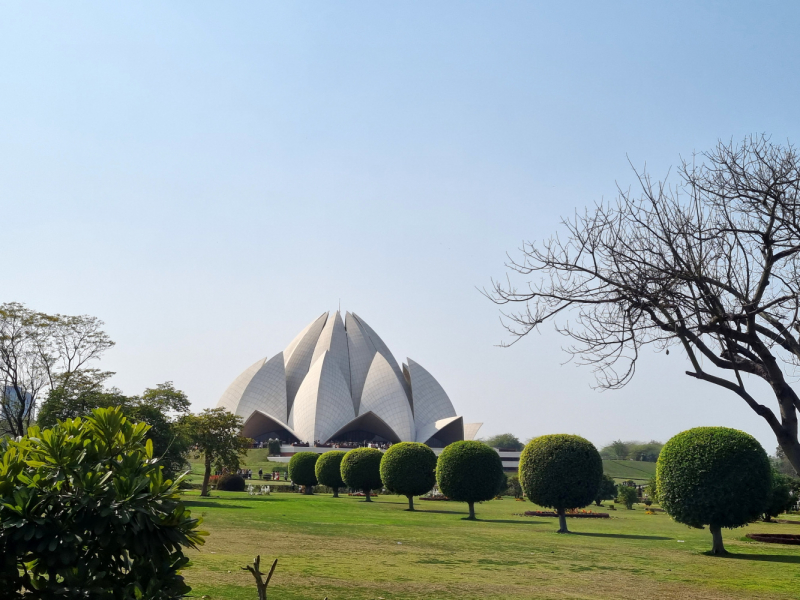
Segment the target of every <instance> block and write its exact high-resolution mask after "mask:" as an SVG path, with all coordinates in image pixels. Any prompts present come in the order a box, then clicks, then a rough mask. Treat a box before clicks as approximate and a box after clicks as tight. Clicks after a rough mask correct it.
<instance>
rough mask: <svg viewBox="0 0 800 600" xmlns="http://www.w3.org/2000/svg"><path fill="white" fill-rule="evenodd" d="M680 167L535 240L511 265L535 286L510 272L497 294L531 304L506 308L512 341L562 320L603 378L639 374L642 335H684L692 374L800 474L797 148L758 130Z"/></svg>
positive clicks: (647, 340)
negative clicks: (762, 424) (731, 404)
mask: <svg viewBox="0 0 800 600" xmlns="http://www.w3.org/2000/svg"><path fill="white" fill-rule="evenodd" d="M678 172H679V177H680V182H679V183H678V184H677V185H674V186H673V185H669V184H668V183H667V182H666V181H658V182H654V181H653V180H651V178H650V176H649V175H647V173H640V172H637V173H636V174H637V177H638V181H639V184H640V189H641V191H640V192H637V193H636V194H635V195H634V194H632V193H631V192H630V191H629V190H628V191H625V190H620V192H619V197H618V198H617V199H616V201H615V202H611V203H602V204H600V205H597V206H595V207H594V208H593V209H591V210H587V211H585V212H584V213H583V214H576V216H575V217H573V218H571V219H565V220H563V221H562V224H563V226H564V228H565V229H566V235H563V234H562V235H556V236H554V237H552V238H550V239H549V240H546V241H544V242H543V243H538V244H537V243H530V242H526V243H524V244H523V247H522V248H521V252H522V256H521V257H520V258H517V259H514V258H510V259H509V260H510V261H509V262H508V263H507V267H508V268H509V269H510V271H511V272H512V273H517V274H521V275H523V276H526V279H527V282H526V284H525V286H524V287H517V285H516V284H515V283H513V281H512V278H511V277H510V276H509V277H508V278H507V280H506V281H505V282H492V283H493V284H492V289H491V290H489V291H487V292H486V293H487V295H488V296H489V297H490V298H491V299H492V300H494V301H495V302H497V303H499V304H508V303H522V304H524V308H522V310H518V311H512V312H508V313H504V314H505V317H506V319H504V323H505V325H506V327H507V328H508V329H509V331H510V332H511V333H512V334H513V335H514V336H516V339H515V340H514V341H513V342H511V343H514V342H516V341H517V340H518V339H520V338H521V337H524V336H525V335H526V334H528V333H529V332H530V331H531V330H533V329H535V328H536V327H538V326H539V325H540V324H541V323H544V322H546V321H554V322H555V324H556V328H557V329H558V330H559V331H560V332H561V333H563V334H564V335H566V336H568V337H570V338H571V339H572V340H573V343H572V345H571V346H570V347H569V348H568V349H567V350H568V352H570V353H571V354H572V355H573V356H574V357H575V358H576V359H577V360H578V362H579V363H582V364H588V365H591V366H592V367H594V370H595V374H596V376H597V382H598V385H599V386H601V387H604V388H612V389H613V388H619V387H621V386H624V385H625V384H626V383H627V382H628V381H630V379H631V377H633V375H634V372H635V369H636V362H637V360H638V358H639V355H640V351H641V348H642V347H643V346H645V345H652V346H654V347H655V348H656V349H658V350H666V351H667V353H669V347H671V346H673V345H679V346H681V347H682V348H683V350H684V351H685V353H686V354H687V356H688V358H689V361H690V362H691V365H692V370H691V371H687V372H686V374H687V375H689V376H691V377H694V378H696V379H700V380H702V381H706V382H709V383H712V384H714V385H717V386H720V387H723V388H725V389H727V390H730V391H731V392H733V393H734V394H736V395H738V396H739V397H740V398H741V399H742V400H744V401H745V402H746V403H747V404H748V406H750V408H751V409H752V410H753V411H754V412H755V413H756V414H758V415H759V416H760V417H761V418H763V419H764V420H766V422H767V423H768V424H769V426H770V427H771V428H772V430H773V432H774V433H775V436H776V438H777V440H778V443H779V445H780V447H781V448H782V449H783V451H784V452H785V454H786V457H787V458H788V460H789V461H790V462H791V464H792V466H793V467H794V469H795V470H796V471H797V472H798V473H800V442H798V423H797V416H798V411H800V398H798V395H797V393H796V392H795V390H794V389H793V387H792V380H793V375H794V370H795V368H796V367H797V366H798V365H800V318H799V317H798V313H800V298H799V295H800V273H799V271H798V267H799V266H800V159H799V158H798V154H797V152H796V150H795V148H794V147H793V146H792V145H776V144H773V143H772V142H771V141H770V140H769V139H768V138H766V137H764V136H759V137H749V138H747V139H745V140H744V141H743V142H742V143H741V144H738V145H737V144H733V143H728V144H725V143H720V144H718V145H717V147H716V148H714V149H713V150H712V151H710V152H706V153H702V154H699V155H695V156H694V157H693V159H692V161H682V162H681V166H680V168H679V169H678ZM567 315H571V317H573V318H572V320H571V321H566V318H565V317H566V316H567ZM752 378H758V379H761V380H763V381H765V382H766V383H767V384H768V385H769V386H770V388H771V390H772V393H773V394H774V398H775V400H777V404H778V412H777V413H776V412H774V411H773V410H771V409H770V408H769V407H768V406H766V405H765V404H764V403H762V402H760V401H759V400H757V399H756V397H755V396H754V395H753V393H751V391H750V390H748V388H747V386H746V383H748V384H750V383H752V381H753V379H752Z"/></svg>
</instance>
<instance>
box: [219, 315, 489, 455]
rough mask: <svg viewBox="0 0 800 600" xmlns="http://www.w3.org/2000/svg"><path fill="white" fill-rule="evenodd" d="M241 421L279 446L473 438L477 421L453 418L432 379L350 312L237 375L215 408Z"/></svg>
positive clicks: (315, 326) (251, 433)
mask: <svg viewBox="0 0 800 600" xmlns="http://www.w3.org/2000/svg"><path fill="white" fill-rule="evenodd" d="M217 406H218V407H223V408H225V409H227V410H229V411H230V412H232V413H235V414H237V415H239V416H240V417H242V418H243V419H244V423H245V424H244V428H243V429H242V435H245V436H247V437H250V438H253V439H255V440H257V441H263V440H266V439H269V438H275V437H277V438H280V439H282V440H284V441H286V442H289V441H299V442H309V443H313V442H319V443H327V442H332V441H359V442H360V441H375V440H377V441H388V442H400V441H417V442H423V443H425V444H428V445H431V446H444V445H447V444H449V443H451V442H454V441H457V440H463V439H473V438H474V437H475V434H476V433H477V431H478V429H479V428H480V425H481V424H480V423H467V424H465V423H464V421H463V419H462V418H461V417H459V416H458V415H456V411H455V409H454V408H453V404H452V402H450V398H449V397H448V396H447V393H446V392H445V391H444V388H442V386H441V385H439V382H438V381H436V379H434V378H433V376H432V375H431V374H430V373H429V372H428V371H426V370H425V369H424V368H423V367H422V366H421V365H419V364H418V363H416V362H414V361H413V360H410V359H409V360H408V364H403V365H402V368H401V366H400V365H399V364H398V363H397V361H396V360H395V358H394V356H393V355H392V353H391V351H390V350H389V348H388V347H387V346H386V344H384V343H383V340H382V339H381V338H380V337H378V335H377V334H376V333H375V331H374V330H373V329H372V328H371V327H370V326H369V325H367V323H366V322H365V321H364V320H363V319H361V318H360V317H359V316H358V315H356V314H355V313H346V315H345V318H344V321H342V317H341V315H340V314H339V312H338V311H337V312H335V313H323V314H322V315H320V316H319V317H318V318H317V319H315V320H314V321H312V322H311V323H310V324H309V325H308V326H307V327H306V328H305V329H303V331H301V332H300V333H299V334H298V335H297V337H295V338H294V340H292V342H291V343H290V344H289V345H288V346H287V347H286V348H285V349H284V350H283V352H280V353H278V354H276V355H275V356H273V357H272V358H270V359H269V360H267V358H262V359H261V360H258V361H256V362H255V363H254V364H252V365H250V366H249V367H248V368H247V369H245V370H244V372H242V374H241V375H239V376H238V377H237V378H236V379H234V381H233V383H231V385H230V386H229V387H228V389H227V390H226V391H225V393H224V394H223V395H222V397H221V398H220V400H219V402H218V403H217Z"/></svg>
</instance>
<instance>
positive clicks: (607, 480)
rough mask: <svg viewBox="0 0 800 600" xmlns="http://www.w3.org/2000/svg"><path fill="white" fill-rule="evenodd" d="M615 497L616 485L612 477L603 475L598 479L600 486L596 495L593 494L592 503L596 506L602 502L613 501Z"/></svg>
mask: <svg viewBox="0 0 800 600" xmlns="http://www.w3.org/2000/svg"><path fill="white" fill-rule="evenodd" d="M616 497H617V484H616V483H614V479H613V477H610V476H609V475H606V474H605V473H604V474H603V477H601V479H600V485H599V486H598V487H597V494H595V497H594V502H595V504H597V506H600V504H601V503H602V502H603V501H604V500H613V499H614V498H616Z"/></svg>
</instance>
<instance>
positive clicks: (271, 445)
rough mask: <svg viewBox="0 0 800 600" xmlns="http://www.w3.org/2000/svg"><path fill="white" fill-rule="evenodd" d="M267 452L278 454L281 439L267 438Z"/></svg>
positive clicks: (271, 454)
mask: <svg viewBox="0 0 800 600" xmlns="http://www.w3.org/2000/svg"><path fill="white" fill-rule="evenodd" d="M267 454H268V455H269V456H280V455H281V441H280V440H269V441H268V442H267Z"/></svg>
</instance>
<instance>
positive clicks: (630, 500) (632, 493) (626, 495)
mask: <svg viewBox="0 0 800 600" xmlns="http://www.w3.org/2000/svg"><path fill="white" fill-rule="evenodd" d="M637 500H639V495H638V494H637V493H636V488H633V487H630V486H628V485H621V486H619V487H618V488H617V502H619V503H620V504H624V505H625V508H627V509H628V510H632V509H633V505H634V504H636V501H637Z"/></svg>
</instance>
